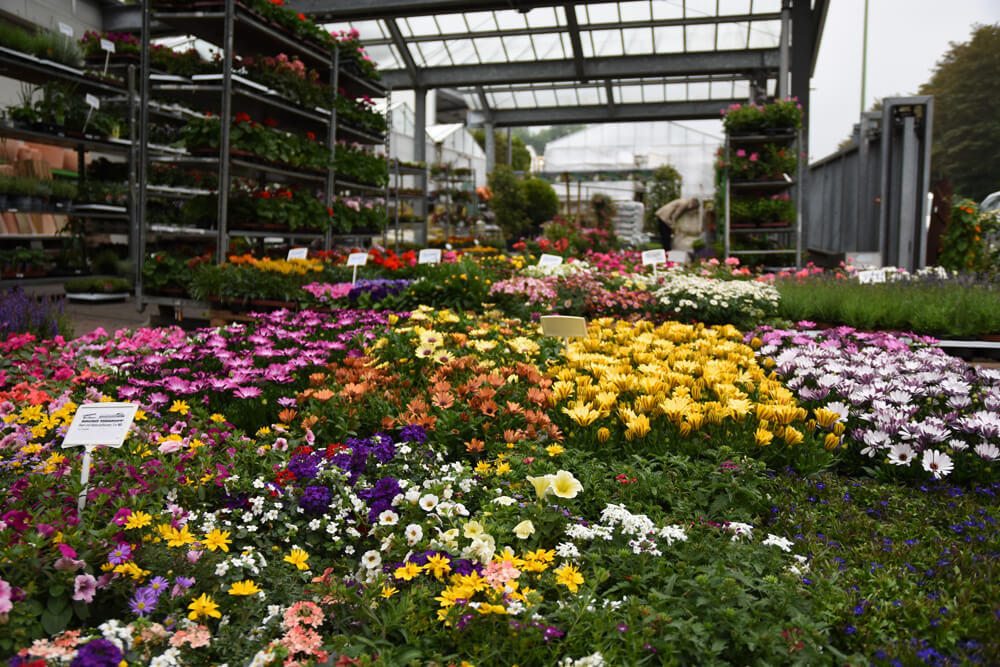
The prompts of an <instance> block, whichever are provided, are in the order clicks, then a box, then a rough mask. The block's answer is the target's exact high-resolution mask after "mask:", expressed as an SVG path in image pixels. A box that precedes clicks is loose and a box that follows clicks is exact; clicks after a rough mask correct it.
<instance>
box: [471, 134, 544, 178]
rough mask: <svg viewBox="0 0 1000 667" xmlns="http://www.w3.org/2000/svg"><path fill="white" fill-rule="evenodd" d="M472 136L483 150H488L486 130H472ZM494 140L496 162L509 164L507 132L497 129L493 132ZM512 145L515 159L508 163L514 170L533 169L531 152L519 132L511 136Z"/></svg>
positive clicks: (525, 170)
mask: <svg viewBox="0 0 1000 667" xmlns="http://www.w3.org/2000/svg"><path fill="white" fill-rule="evenodd" d="M472 136H473V138H475V140H476V143H477V144H479V147H480V148H482V149H483V150H486V131H485V130H472ZM493 142H494V146H496V154H495V157H496V164H497V166H499V165H506V164H507V133H506V132H501V131H500V130H496V131H494V132H493ZM510 143H511V146H512V147H513V151H514V159H513V160H512V161H511V164H510V165H508V166H510V167H511V168H513V169H514V171H524V172H527V171H529V170H530V169H531V153H529V152H528V149H527V148H526V147H525V145H524V140H523V139H522V138H521V137H519V136H518V135H517V134H514V135H512V136H511V140H510Z"/></svg>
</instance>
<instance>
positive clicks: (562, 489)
mask: <svg viewBox="0 0 1000 667" xmlns="http://www.w3.org/2000/svg"><path fill="white" fill-rule="evenodd" d="M551 483H552V493H554V494H555V495H556V496H557V497H559V498H576V495H577V494H578V493H580V492H581V491H583V484H580V482H579V481H578V480H577V479H576V477H573V473H571V472H567V471H566V470H560V471H559V472H557V473H556V474H555V475H553V477H552V482H551Z"/></svg>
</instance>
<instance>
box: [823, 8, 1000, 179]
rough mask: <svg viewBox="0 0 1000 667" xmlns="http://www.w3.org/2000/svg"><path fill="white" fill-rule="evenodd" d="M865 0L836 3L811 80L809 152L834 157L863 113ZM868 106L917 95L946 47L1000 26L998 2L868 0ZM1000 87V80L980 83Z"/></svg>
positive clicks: (830, 14)
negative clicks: (979, 28)
mask: <svg viewBox="0 0 1000 667" xmlns="http://www.w3.org/2000/svg"><path fill="white" fill-rule="evenodd" d="M864 7H865V3H864V0H831V2H830V9H829V11H828V13H827V17H826V27H825V29H824V31H823V42H822V44H821V46H820V52H819V60H818V61H817V63H816V71H815V72H814V76H813V79H812V88H813V91H812V105H811V106H812V109H811V112H810V131H809V140H810V146H809V153H810V156H811V159H812V160H815V159H818V158H821V157H823V156H825V155H828V154H829V153H832V152H833V151H834V150H836V148H837V144H839V143H840V141H841V140H843V139H844V138H845V137H847V136H848V135H849V134H850V132H851V128H852V127H853V126H854V123H856V122H857V121H858V116H859V114H860V112H861V50H862V49H861V45H862V41H863V39H862V36H863V26H864ZM868 12H869V13H868V86H867V93H866V97H867V99H866V101H865V107H866V108H867V107H870V106H871V104H872V103H873V102H874V101H875V100H876V99H878V98H880V97H886V96H890V95H895V94H897V93H900V94H903V95H907V94H915V93H916V92H917V89H918V88H919V87H920V84H922V83H924V82H926V81H927V80H928V79H929V78H930V76H931V72H932V71H933V69H934V65H935V64H936V63H937V61H938V60H939V59H940V58H941V56H942V55H944V53H945V52H946V51H947V50H948V43H949V42H965V41H968V39H969V37H970V35H971V31H972V25H973V24H974V23H984V24H990V23H998V22H1000V0H869V3H868ZM983 85H989V86H992V87H996V85H997V82H995V81H993V82H983Z"/></svg>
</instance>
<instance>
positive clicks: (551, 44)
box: [531, 33, 569, 60]
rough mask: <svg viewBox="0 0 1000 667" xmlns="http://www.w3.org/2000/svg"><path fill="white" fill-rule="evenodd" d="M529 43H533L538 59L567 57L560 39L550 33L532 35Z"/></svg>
mask: <svg viewBox="0 0 1000 667" xmlns="http://www.w3.org/2000/svg"><path fill="white" fill-rule="evenodd" d="M531 43H532V44H534V45H535V53H537V54H538V58H539V60H559V59H562V58H568V57H569V55H568V54H567V53H566V52H565V51H563V48H562V40H561V39H559V38H558V36H556V35H554V34H552V33H543V34H541V35H532V36H531Z"/></svg>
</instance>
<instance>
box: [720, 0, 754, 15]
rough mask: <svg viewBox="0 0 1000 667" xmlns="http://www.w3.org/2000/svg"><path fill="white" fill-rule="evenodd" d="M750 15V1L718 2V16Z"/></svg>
mask: <svg viewBox="0 0 1000 667" xmlns="http://www.w3.org/2000/svg"><path fill="white" fill-rule="evenodd" d="M749 13H750V0H719V16H736V15H740V14H749Z"/></svg>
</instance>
